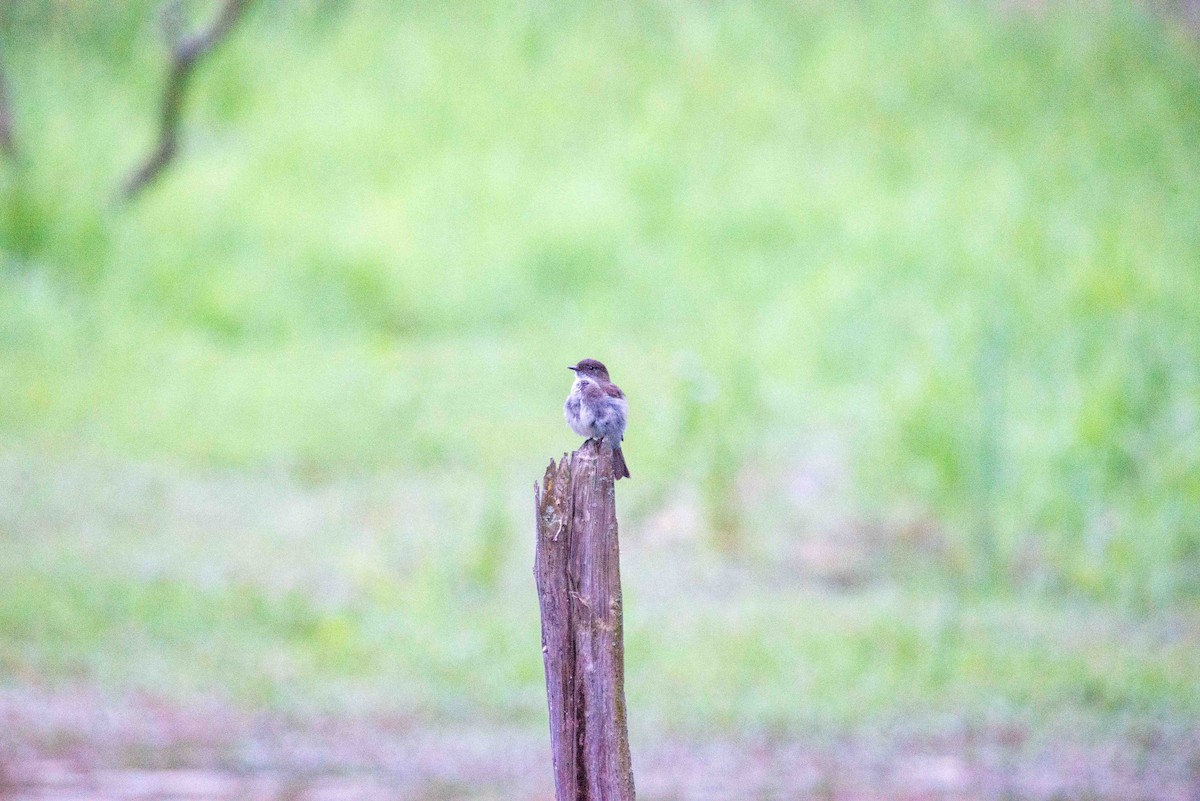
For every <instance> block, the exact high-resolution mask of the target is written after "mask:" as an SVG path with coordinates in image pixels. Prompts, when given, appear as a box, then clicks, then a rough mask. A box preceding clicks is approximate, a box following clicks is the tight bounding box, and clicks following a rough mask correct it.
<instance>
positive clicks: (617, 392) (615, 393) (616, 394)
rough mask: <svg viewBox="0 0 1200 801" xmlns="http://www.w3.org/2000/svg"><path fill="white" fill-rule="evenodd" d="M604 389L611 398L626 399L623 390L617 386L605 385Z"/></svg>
mask: <svg viewBox="0 0 1200 801" xmlns="http://www.w3.org/2000/svg"><path fill="white" fill-rule="evenodd" d="M602 389H603V390H604V394H605V395H607V396H608V397H610V398H624V397H625V393H624V392H622V391H621V388H620V387H618V386H617V385H616V384H612V383H609V384H605V385H604V386H603V387H602Z"/></svg>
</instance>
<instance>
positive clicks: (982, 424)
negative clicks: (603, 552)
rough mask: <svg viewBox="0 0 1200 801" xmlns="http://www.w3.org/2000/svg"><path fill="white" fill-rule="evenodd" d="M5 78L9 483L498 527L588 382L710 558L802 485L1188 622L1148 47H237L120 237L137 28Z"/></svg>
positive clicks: (1020, 36) (1196, 409)
mask: <svg viewBox="0 0 1200 801" xmlns="http://www.w3.org/2000/svg"><path fill="white" fill-rule="evenodd" d="M211 9H212V5H211V4H209V3H201V2H196V3H187V4H185V6H184V10H185V18H186V19H187V20H189V21H191V22H195V21H196V20H200V19H203V18H205V15H206V14H208V13H211ZM0 38H2V40H3V50H2V52H3V58H4V59H5V62H6V63H5V67H6V69H7V73H8V75H9V78H10V83H11V90H12V94H13V98H14V111H15V115H16V135H17V138H18V142H19V145H20V147H21V157H20V160H19V161H18V162H15V163H8V164H5V165H4V166H3V167H2V168H0V437H3V438H4V440H5V441H7V442H8V443H10V444H19V445H21V446H24V447H36V448H39V449H43V450H50V451H56V452H62V453H71V452H75V451H78V450H80V449H82V450H100V451H105V452H110V453H114V454H120V455H123V456H124V457H128V458H131V459H160V460H168V461H176V462H180V463H187V464H194V465H200V466H206V465H217V466H221V465H235V466H243V467H245V466H249V467H255V468H261V467H263V466H268V467H270V466H279V465H282V466H283V467H284V468H286V469H288V470H295V471H298V473H300V474H302V475H337V474H340V473H345V472H356V471H370V470H375V469H398V470H411V471H435V472H436V471H447V470H458V469H466V470H468V471H470V472H472V473H475V474H482V475H487V476H489V477H490V478H489V479H488V481H489V482H501V483H505V484H513V483H518V482H519V483H521V484H522V485H525V484H527V483H528V481H529V480H531V478H532V477H534V476H536V475H537V473H538V471H539V469H540V465H541V464H542V463H543V461H544V459H545V458H546V457H548V456H549V455H551V454H553V453H555V452H556V451H558V450H563V449H566V448H568V447H572V446H573V445H574V441H573V440H572V439H571V438H570V437H569V435H568V434H567V433H566V429H565V427H564V426H563V425H562V424H561V421H560V420H559V416H558V405H559V403H560V401H561V396H562V395H563V394H564V393H565V391H566V387H567V381H568V379H569V376H567V374H566V372H565V371H564V370H563V369H562V367H563V366H565V365H566V364H569V363H573V362H574V361H576V360H577V359H579V358H581V357H583V356H595V357H599V358H601V359H604V360H605V361H606V362H608V363H609V364H610V365H611V366H612V369H613V373H614V377H615V378H616V380H617V381H618V382H619V383H620V384H621V385H622V386H623V387H624V388H625V389H626V391H627V393H628V394H629V395H630V397H631V399H632V407H633V416H632V423H631V428H630V432H629V441H628V447H627V452H628V454H629V460H630V465H631V469H632V471H633V473H634V475H635V476H636V477H637V481H636V482H632V483H633V484H634V485H635V488H633V489H631V490H630V492H631V493H633V496H632V497H633V499H634V503H635V505H636V504H641V506H640V507H639V508H642V509H649V508H651V507H652V506H653V505H654V503H656V501H657V500H658V499H661V498H663V497H665V496H666V495H667V494H668V493H670V492H672V491H673V489H674V488H675V487H677V486H678V485H679V484H681V483H683V484H694V485H696V486H697V487H699V489H700V495H701V499H702V503H703V505H704V506H705V508H706V510H707V512H706V516H707V518H708V521H709V524H710V527H711V528H712V529H713V532H714V537H715V540H714V541H715V542H716V543H717V544H718V545H720V546H721V547H723V548H726V549H729V550H732V551H734V552H744V551H746V550H747V549H752V543H753V542H754V540H755V539H756V538H759V537H765V536H767V535H766V532H770V531H772V530H782V531H786V530H788V528H789V526H791V525H792V522H793V520H792V517H791V516H792V515H793V514H794V513H793V512H791V511H789V510H788V508H787V507H786V504H775V505H770V504H768V505H764V506H762V508H761V509H758V510H757V511H756V509H755V508H753V503H754V502H753V499H752V498H750V497H749V496H747V495H746V494H745V493H744V492H743V489H744V487H743V485H744V484H745V483H746V482H747V481H749V480H750V479H749V478H748V476H757V477H758V478H755V479H754V480H758V481H763V482H766V490H765V492H766V495H768V496H775V495H778V494H779V493H780V492H783V490H782V489H780V487H781V486H783V485H786V484H787V482H788V481H789V480H790V478H789V477H790V476H792V475H793V474H795V473H797V472H803V470H804V469H805V465H806V464H807V463H808V462H810V461H812V460H813V459H820V458H822V457H823V453H822V452H821V449H822V448H823V447H824V446H823V445H821V443H825V442H829V441H830V440H831V439H832V440H833V441H836V442H838V443H841V444H842V447H843V448H844V452H845V468H846V469H845V475H843V476H840V477H839V479H838V480H839V483H840V485H841V486H842V487H843V488H846V497H847V498H848V500H847V508H846V510H845V513H846V515H847V516H848V517H850V518H862V519H868V518H869V519H879V520H882V521H884V523H885V524H888V525H892V524H894V525H896V526H898V527H901V528H902V527H904V526H905V525H908V522H906V521H912V520H931V521H934V522H933V524H932V525H934V526H935V527H936V528H937V530H938V531H939V532H941V536H943V537H944V538H945V539H947V540H948V541H949V542H950V543H951V545H950V547H949V549H948V551H947V552H948V553H950V554H952V556H951V557H947V559H946V562H945V565H944V567H945V569H947V570H949V571H950V572H952V573H956V574H959V575H960V577H961V578H963V579H964V580H965V581H967V582H975V581H976V580H979V581H980V582H982V583H983V584H987V585H991V586H999V587H1006V586H1018V587H1033V588H1039V589H1044V590H1047V591H1060V590H1071V591H1076V592H1084V593H1088V594H1094V595H1098V596H1102V597H1106V598H1119V599H1123V600H1127V601H1135V602H1148V601H1155V600H1162V599H1168V598H1177V597H1180V596H1181V595H1194V594H1195V593H1196V592H1198V591H1200V368H1198V367H1197V364H1198V362H1197V358H1196V354H1197V353H1200V301H1198V300H1197V299H1198V298H1200V226H1197V225H1196V221H1197V220H1198V219H1200V193H1197V192H1196V191H1195V187H1196V186H1200V58H1198V56H1197V47H1196V43H1195V40H1194V38H1193V36H1192V34H1191V32H1189V31H1187V30H1185V29H1183V28H1182V27H1181V26H1180V25H1179V24H1178V23H1175V22H1173V21H1172V20H1170V19H1164V18H1155V17H1153V16H1152V15H1151V14H1150V13H1148V12H1146V11H1144V10H1140V9H1138V8H1134V7H1130V6H1127V5H1123V4H1114V5H1111V6H1103V7H1102V8H1094V7H1090V6H1089V7H1087V8H1083V7H1074V6H1071V5H1070V4H1063V5H1061V6H1059V5H1051V6H1049V7H1047V8H1045V9H1044V10H1043V11H1042V12H1041V13H1039V14H1037V15H1032V14H1026V13H1022V12H1020V11H1018V10H1016V9H1008V10H1001V9H999V8H992V7H989V6H986V5H982V4H975V3H958V2H954V3H952V2H944V3H943V2H927V3H920V4H915V5H913V4H907V3H886V2H883V3H865V4H839V5H836V6H833V5H830V6H825V5H809V4H793V3H774V2H766V3H759V4H753V5H742V4H736V5H723V4H717V5H707V4H685V5H679V4H667V5H653V4H649V5H648V4H637V3H619V4H616V5H613V6H609V7H603V8H602V7H599V6H596V7H592V6H587V5H583V4H566V5H562V6H557V7H547V6H540V5H536V4H525V3H505V4H500V5H489V4H470V3H468V4H461V5H458V4H456V5H449V6H445V5H433V6H428V5H421V4H394V3H383V2H371V1H370V0H363V2H358V3H334V2H318V1H317V0H310V2H300V3H284V2H262V3H260V4H259V5H258V6H257V7H256V8H255V10H254V11H253V12H252V14H251V16H250V19H249V20H248V21H247V24H246V25H245V26H244V27H243V28H242V29H240V30H239V31H238V32H237V33H236V34H235V36H234V37H233V38H232V39H231V40H230V41H229V42H227V43H226V46H224V47H223V48H222V49H221V50H220V51H219V52H217V53H216V54H215V55H214V57H213V58H212V60H211V61H210V62H208V63H206V64H205V65H204V66H203V68H202V69H201V70H200V73H199V74H198V76H197V81H196V84H195V86H194V89H195V91H194V93H193V97H192V98H191V102H190V104H189V108H188V111H187V114H186V117H187V122H186V133H187V135H186V141H185V145H184V150H183V152H182V154H181V156H180V159H179V162H178V163H177V164H176V165H175V167H174V168H173V169H172V170H171V171H170V172H169V173H168V174H167V175H166V176H165V177H164V179H163V180H162V181H161V183H160V184H159V185H158V186H156V187H155V188H154V190H153V191H152V192H151V193H149V194H148V195H147V196H146V197H145V198H144V199H143V200H142V201H141V202H140V203H139V204H138V205H137V206H135V207H133V208H129V209H120V208H117V207H115V205H114V203H113V198H114V193H115V191H116V187H117V185H118V184H119V182H120V180H121V178H122V177H123V176H124V174H125V172H126V171H127V170H128V169H130V168H131V167H132V165H133V164H134V163H135V162H136V160H137V158H138V156H139V155H140V154H142V153H143V152H144V151H145V150H146V149H147V148H148V147H149V146H150V143H151V140H152V136H153V129H154V124H155V118H156V103H157V102H158V92H159V90H160V85H161V82H162V80H163V68H164V61H165V56H164V48H163V46H162V42H161V32H160V21H159V17H158V10H157V3H152V2H145V1H143V0H137V1H136V2H128V3H120V4H115V5H114V4H109V3H101V2H99V0H73V1H72V2H54V1H52V0H29V2H21V3H6V4H3V5H2V6H0ZM764 475H765V476H767V477H768V478H761V477H762V476H764ZM772 477H773V478H772ZM771 481H774V482H776V484H772V483H771ZM777 485H778V486H777ZM488 486H495V484H494V483H490V484H488ZM639 493H640V494H639ZM764 510H765V511H764ZM507 525H508V524H507V523H506V522H505V521H503V520H502V518H501V517H500V516H498V515H497V514H495V513H492V514H491V515H490V517H487V519H485V522H484V523H482V524H480V527H479V528H478V529H477V532H478V536H477V539H478V543H479V551H478V553H476V554H475V555H474V556H473V557H471V558H472V559H473V560H474V561H473V562H472V563H473V564H474V565H475V567H474V568H472V569H473V570H475V571H477V572H478V573H479V576H480V580H481V581H483V582H484V583H493V582H495V581H496V580H497V579H496V576H495V574H494V569H493V567H492V565H493V563H494V561H495V560H496V559H497V552H498V549H499V548H500V547H501V545H502V543H503V539H502V537H503V532H504V530H505V527H506V526H507Z"/></svg>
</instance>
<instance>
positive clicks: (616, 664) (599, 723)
mask: <svg viewBox="0 0 1200 801" xmlns="http://www.w3.org/2000/svg"><path fill="white" fill-rule="evenodd" d="M534 501H535V503H536V508H537V553H536V556H535V557H534V564H533V575H534V579H535V580H536V582H537V591H538V601H539V603H540V605H541V611H542V658H543V660H544V661H545V664H546V696H547V699H548V702H549V706H550V745H551V749H552V751H553V754H554V794H555V798H556V799H557V801H633V798H634V794H633V768H632V765H631V761H630V757H629V732H628V729H627V727H626V722H625V644H624V640H623V635H622V631H621V564H620V548H619V547H618V544H617V506H616V495H615V493H614V491H613V466H612V451H610V450H609V449H608V448H605V447H603V446H601V445H600V443H599V442H595V441H591V442H587V443H585V444H584V445H583V447H581V448H580V449H579V450H577V451H575V452H574V453H571V454H569V455H564V456H563V458H562V461H560V462H559V463H558V464H557V465H556V464H555V463H554V460H551V461H550V465H549V467H547V468H546V475H545V476H544V477H543V478H542V483H541V485H540V486H538V485H535V488H534Z"/></svg>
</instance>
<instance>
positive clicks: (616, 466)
mask: <svg viewBox="0 0 1200 801" xmlns="http://www.w3.org/2000/svg"><path fill="white" fill-rule="evenodd" d="M613 476H615V478H614V479H613V480H614V481H620V480H621V479H623V478H629V477H630V475H629V468H628V467H627V466H626V465H625V454H623V453H621V449H620V448H619V447H617V448H613Z"/></svg>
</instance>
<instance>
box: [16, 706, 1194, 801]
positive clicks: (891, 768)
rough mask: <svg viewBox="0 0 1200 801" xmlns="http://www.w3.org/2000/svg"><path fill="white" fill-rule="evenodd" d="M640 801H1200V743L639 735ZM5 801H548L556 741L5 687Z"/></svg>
mask: <svg viewBox="0 0 1200 801" xmlns="http://www.w3.org/2000/svg"><path fill="white" fill-rule="evenodd" d="M642 728H644V727H639V726H637V725H636V722H635V726H634V731H633V732H632V746H633V755H634V773H635V778H636V782H637V789H638V795H639V797H640V798H642V799H649V800H653V799H661V800H662V801H690V800H691V799H696V800H697V801H699V800H700V799H714V800H715V799H764V800H765V799H844V800H845V801H851V800H854V801H859V800H865V799H872V800H875V799H880V800H882V799H888V800H889V801H891V800H893V799H894V800H896V801H900V800H901V799H903V800H904V801H918V800H919V799H943V800H945V801H951V800H954V801H958V800H960V799H961V800H963V801H966V799H997V800H998V799H1004V800H1005V801H1017V800H1018V799H1030V801H1033V800H1034V799H1037V800H1038V801H1068V799H1081V800H1082V799H1087V800H1088V801H1099V800H1100V799H1111V800H1112V801H1200V731H1197V730H1194V729H1193V730H1190V731H1167V730H1159V729H1155V728H1149V729H1148V728H1144V727H1143V728H1142V729H1141V730H1138V729H1137V728H1136V727H1134V728H1131V729H1130V730H1128V731H1123V732H1121V733H1120V734H1119V735H1118V734H1116V733H1114V734H1113V735H1112V736H1111V737H1104V736H1102V737H1100V738H1094V737H1091V738H1087V740H1086V741H1084V739H1083V738H1072V737H1070V736H1069V735H1066V734H1064V733H1063V732H1060V733H1059V734H1058V735H1055V736H1046V735H1034V734H1032V733H1030V732H1028V731H1025V730H1023V729H1022V728H1021V727H1016V726H1010V727H1007V728H997V729H989V730H972V729H969V728H966V727H963V726H948V727H946V729H945V730H944V731H940V732H936V733H931V730H930V727H928V726H925V727H924V728H922V729H917V728H908V727H905V726H902V725H897V726H893V727H891V728H889V730H887V731H875V732H858V733H855V734H853V735H839V736H824V737H809V736H802V735H799V734H786V733H775V734H765V733H754V734H750V733H747V734H732V735H731V734H723V735H711V736H705V735H697V734H694V733H692V734H672V733H668V732H646V731H642V730H641V729H642ZM0 798H4V799H11V800H12V801H16V800H18V799H20V800H21V801H24V800H25V799H53V800H54V801H107V800H109V799H112V800H113V801H115V800H117V799H120V800H121V801H125V800H129V801H133V800H134V799H137V800H138V801H141V800H143V799H194V800H195V801H200V800H201V799H213V800H214V801H215V800H216V799H220V800H221V801H224V800H225V799H229V800H230V801H232V800H233V799H251V800H256V799H260V800H261V801H284V800H285V799H286V800H288V801H300V800H303V801H351V800H352V799H370V800H374V799H380V800H382V799H421V800H425V799H428V800H430V801H432V800H433V799H552V798H553V791H552V788H551V785H550V768H549V745H548V735H547V734H546V732H545V731H543V730H542V729H541V727H540V726H531V725H511V724H504V723H498V722H494V721H492V722H484V723H479V724H468V723H460V724H446V723H438V724H431V723H429V722H421V721H417V720H408V719H372V720H362V719H360V720H348V719H347V720H329V719H315V720H314V719H313V718H311V717H307V718H305V719H303V720H301V719H284V718H282V717H279V716H272V715H265V714H253V713H247V712H244V711H240V712H239V711H235V710H231V709H229V708H227V707H224V706H222V705H221V704H219V703H215V702H214V703H205V704H198V705H190V706H187V707H182V706H179V705H170V704H166V703H163V702H161V701H155V700H154V699H149V698H133V699H129V698H126V699H121V700H119V701H114V700H112V699H104V698H100V697H97V696H95V695H91V694H88V693H83V692H79V693H61V692H57V693H38V692H32V691H28V690H24V689H8V690H3V691H0Z"/></svg>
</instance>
